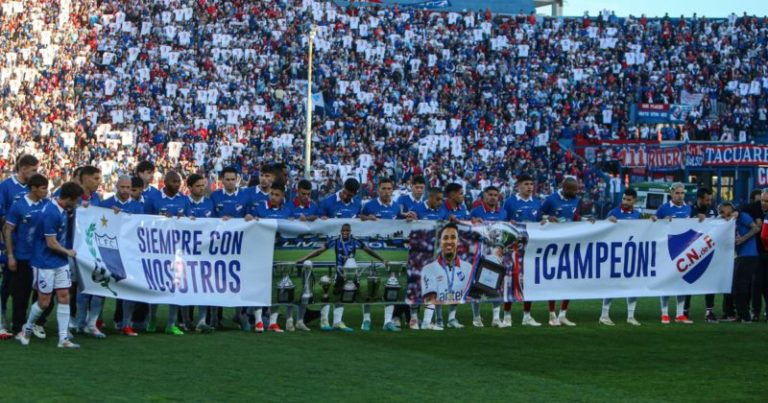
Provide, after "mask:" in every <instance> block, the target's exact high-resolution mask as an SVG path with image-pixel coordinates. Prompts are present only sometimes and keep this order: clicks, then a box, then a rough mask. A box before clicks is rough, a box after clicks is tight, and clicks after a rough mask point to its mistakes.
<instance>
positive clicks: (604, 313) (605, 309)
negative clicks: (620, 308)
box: [600, 298, 611, 317]
mask: <svg viewBox="0 0 768 403" xmlns="http://www.w3.org/2000/svg"><path fill="white" fill-rule="evenodd" d="M610 311H611V299H610V298H606V299H604V300H603V311H602V313H601V314H600V316H603V317H607V316H608V313H610Z"/></svg>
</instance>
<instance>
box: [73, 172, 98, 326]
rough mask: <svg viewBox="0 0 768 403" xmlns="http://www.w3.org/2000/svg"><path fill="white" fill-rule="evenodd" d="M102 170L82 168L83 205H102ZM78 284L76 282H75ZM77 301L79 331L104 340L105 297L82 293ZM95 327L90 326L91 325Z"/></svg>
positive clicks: (77, 297) (75, 275)
mask: <svg viewBox="0 0 768 403" xmlns="http://www.w3.org/2000/svg"><path fill="white" fill-rule="evenodd" d="M101 178H102V175H101V170H100V169H99V168H97V167H95V166H93V165H85V166H83V167H80V170H79V171H78V182H79V184H80V186H81V187H82V188H83V192H84V193H83V198H82V202H81V205H82V206H85V207H88V206H99V205H100V204H101V195H99V192H98V190H99V187H100V186H101ZM72 275H73V278H74V279H77V275H78V273H76V272H73V273H72ZM73 282H76V280H73ZM75 300H76V301H77V319H76V321H75V324H76V327H77V329H78V331H81V332H84V333H86V334H89V335H91V336H93V337H96V338H99V339H103V338H105V337H106V335H105V334H104V333H103V332H102V331H101V329H99V326H97V322H98V318H99V315H101V308H102V306H103V304H104V297H99V296H95V295H88V294H85V293H82V292H79V291H78V292H77V293H76V294H75ZM91 322H92V323H93V326H89V324H90V323H91Z"/></svg>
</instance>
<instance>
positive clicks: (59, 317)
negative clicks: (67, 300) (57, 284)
mask: <svg viewBox="0 0 768 403" xmlns="http://www.w3.org/2000/svg"><path fill="white" fill-rule="evenodd" d="M35 305H37V304H35ZM56 322H58V324H59V341H62V340H65V339H66V338H67V336H68V333H69V304H58V305H56Z"/></svg>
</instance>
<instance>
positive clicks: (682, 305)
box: [677, 296, 685, 316]
mask: <svg viewBox="0 0 768 403" xmlns="http://www.w3.org/2000/svg"><path fill="white" fill-rule="evenodd" d="M684 310H685V296H679V297H677V316H680V315H685V313H684V312H683V311H684Z"/></svg>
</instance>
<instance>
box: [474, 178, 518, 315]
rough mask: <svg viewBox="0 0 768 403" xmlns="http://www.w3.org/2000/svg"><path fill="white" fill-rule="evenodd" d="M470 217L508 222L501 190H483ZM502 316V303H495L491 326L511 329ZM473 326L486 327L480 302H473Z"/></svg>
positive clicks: (487, 220)
mask: <svg viewBox="0 0 768 403" xmlns="http://www.w3.org/2000/svg"><path fill="white" fill-rule="evenodd" d="M470 217H471V218H472V219H480V220H482V222H484V223H492V222H498V221H506V218H507V214H506V212H505V211H504V210H503V209H502V208H501V205H500V204H499V189H498V188H497V187H496V186H488V187H487V188H485V190H483V199H482V203H481V204H480V205H479V206H477V207H475V208H474V209H472V212H471V213H470ZM500 260H503V258H501V259H500ZM507 279H508V278H507ZM500 315H501V302H494V303H493V322H492V324H491V326H493V327H499V328H503V327H509V326H511V325H512V322H511V321H510V322H509V325H507V324H506V323H505V322H502V321H501V318H500ZM472 325H473V326H475V327H483V326H484V325H483V318H482V317H480V302H479V301H472Z"/></svg>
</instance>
